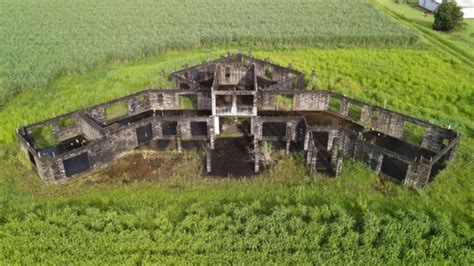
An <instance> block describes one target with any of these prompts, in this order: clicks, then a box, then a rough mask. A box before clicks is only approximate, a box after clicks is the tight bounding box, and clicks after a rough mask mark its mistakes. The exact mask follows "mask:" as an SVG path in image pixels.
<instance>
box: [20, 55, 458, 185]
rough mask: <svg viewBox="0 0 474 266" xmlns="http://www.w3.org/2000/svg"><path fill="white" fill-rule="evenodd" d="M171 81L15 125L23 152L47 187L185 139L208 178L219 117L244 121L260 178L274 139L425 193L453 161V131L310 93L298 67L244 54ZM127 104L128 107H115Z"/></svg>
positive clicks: (317, 164)
mask: <svg viewBox="0 0 474 266" xmlns="http://www.w3.org/2000/svg"><path fill="white" fill-rule="evenodd" d="M171 78H172V79H173V80H174V82H175V84H176V88H175V89H166V90H162V89H147V90H144V91H142V92H139V93H135V94H132V95H128V96H125V97H122V98H119V99H116V100H113V101H110V102H106V103H103V104H99V105H96V106H93V107H90V108H86V109H83V110H77V111H75V112H72V113H68V114H65V115H61V116H58V117H55V118H52V119H49V120H46V121H43V122H39V123H35V124H32V125H28V126H25V127H21V128H18V129H17V137H18V140H19V142H20V146H21V148H22V150H23V151H24V152H25V154H26V155H27V156H28V158H29V159H30V161H31V163H32V166H33V168H34V169H35V170H36V171H37V172H38V175H39V176H40V177H41V178H42V179H43V180H44V181H46V182H61V181H64V180H66V179H68V178H72V177H76V176H80V175H84V174H87V173H90V172H92V171H95V170H97V169H100V168H102V167H105V166H107V165H109V164H110V163H112V162H113V161H114V160H115V159H116V158H118V157H119V156H122V155H124V154H126V153H128V152H130V151H132V150H133V149H136V148H137V147H139V146H140V145H144V144H147V143H150V142H153V141H165V142H166V143H173V147H175V148H176V149H177V150H179V151H182V150H183V149H184V148H183V143H185V142H186V141H196V142H199V143H205V145H203V146H202V148H204V149H205V150H206V151H207V152H206V154H207V156H206V162H205V164H206V169H207V171H208V172H211V171H212V169H213V167H215V166H213V162H212V159H211V158H212V156H211V155H210V154H211V153H212V152H213V150H214V149H215V141H216V136H217V135H219V134H220V127H221V125H220V119H222V118H224V117H244V118H245V117H246V118H249V119H250V132H248V137H250V138H251V139H252V141H251V143H252V144H251V145H252V148H253V152H254V153H253V158H254V159H253V161H254V172H255V173H258V172H260V171H261V170H262V162H261V159H260V158H261V156H260V155H261V154H260V153H261V147H262V144H263V142H270V143H277V144H279V145H280V146H281V147H282V148H283V149H285V150H286V151H287V152H291V151H304V152H305V153H306V156H307V157H306V158H307V165H308V167H309V172H310V173H315V172H324V173H326V174H328V175H330V176H337V175H339V174H340V173H341V171H342V162H343V159H345V158H349V157H353V158H355V159H357V160H359V161H362V162H364V163H366V164H367V165H368V166H369V167H370V169H372V170H373V171H374V172H376V173H377V174H380V175H382V176H388V177H389V178H391V179H394V180H396V181H398V182H401V183H403V184H405V185H406V186H409V187H422V186H425V185H426V184H427V183H428V182H429V181H430V180H432V179H433V177H434V176H435V175H436V174H437V173H438V172H439V171H440V170H442V169H443V168H444V166H445V164H446V162H447V161H449V160H451V159H452V158H453V157H454V155H455V150H456V147H457V144H458V142H459V137H460V136H459V133H457V132H455V131H453V130H450V129H447V128H442V127H439V126H436V125H434V124H431V123H428V122H426V121H422V120H419V119H416V118H413V117H410V116H406V115H403V114H400V113H397V112H394V111H390V110H388V109H385V108H382V107H379V106H375V105H371V104H368V103H364V102H361V101H358V100H356V99H352V98H349V97H346V96H343V95H340V94H337V93H334V92H330V91H323V90H311V91H309V90H304V74H303V73H301V72H298V71H295V70H293V69H292V68H291V66H289V67H281V66H278V65H275V64H272V63H270V62H266V61H262V60H258V59H255V58H252V57H249V56H246V55H242V54H237V55H228V56H226V57H222V58H221V59H219V60H215V61H210V62H208V63H205V64H202V65H198V66H195V67H190V68H185V69H183V70H180V71H178V72H175V73H172V74H171ZM183 101H190V102H194V104H193V105H192V106H183V103H182V102H183ZM282 101H283V102H284V103H286V106H285V108H282V107H281V102H282ZM117 106H118V107H117ZM120 106H121V108H122V109H123V110H121V111H117V110H113V109H117V108H119V107H120ZM119 109H120V108H119ZM191 109H192V110H191ZM117 112H119V113H117ZM120 112H122V113H120ZM66 120H69V121H73V123H67V124H65V123H64V121H66ZM408 124H410V125H415V126H417V127H419V128H420V129H422V130H423V137H422V139H421V141H420V143H419V145H416V144H410V143H408V142H407V141H405V140H403V137H404V134H405V133H406V132H407V125H408ZM44 127H48V128H50V129H51V135H52V138H53V139H54V144H53V145H51V146H49V147H46V148H45V147H39V145H38V139H36V137H37V136H35V132H36V130H38V129H41V128H44ZM217 167H218V166H217Z"/></svg>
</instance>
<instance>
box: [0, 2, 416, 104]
mask: <svg viewBox="0 0 474 266" xmlns="http://www.w3.org/2000/svg"><path fill="white" fill-rule="evenodd" d="M329 14H330V15H329ZM0 25H2V27H0V40H2V41H1V42H0V84H2V86H0V88H1V89H2V90H1V91H0V103H1V102H4V101H2V100H4V99H5V98H9V97H11V96H12V95H14V94H15V93H16V92H17V91H18V90H21V89H24V88H31V87H44V86H46V85H47V84H49V83H50V82H51V81H52V80H54V79H55V78H57V77H58V76H60V75H63V74H68V73H74V72H82V73H83V72H86V71H88V70H91V69H94V68H97V67H98V66H101V65H104V64H105V63H107V62H111V61H115V60H134V59H137V58H141V57H145V56H149V55H154V54H157V53H159V52H161V51H164V50H168V49H185V48H196V47H200V46H203V45H204V46H211V45H216V44H218V45H224V44H239V45H241V44H246V45H262V44H265V45H277V44H337V45H352V44H360V45H370V46H372V45H376V46H384V45H404V46H405V45H413V44H415V43H417V41H418V39H419V38H418V35H417V34H416V32H414V31H412V30H408V29H407V28H405V27H403V26H401V25H400V24H398V23H396V22H395V21H394V20H393V19H391V18H390V17H388V16H386V15H384V14H383V13H382V12H381V11H380V10H378V9H376V8H374V6H372V5H370V4H369V2H368V0H355V1H350V2H348V1H345V0H335V1H325V0H295V1H291V2H289V1H283V0H267V1H258V0H233V1H216V0H204V1H203V0H158V1H154V0H141V1H137V0H134V1H125V0H120V1H115V0H114V1H112V0H106V1H100V2H97V1H91V0H79V1H62V0H47V1H35V0H27V1H3V2H1V3H0ZM328 25H332V26H328Z"/></svg>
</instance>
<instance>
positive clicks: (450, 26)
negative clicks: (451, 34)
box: [433, 0, 464, 31]
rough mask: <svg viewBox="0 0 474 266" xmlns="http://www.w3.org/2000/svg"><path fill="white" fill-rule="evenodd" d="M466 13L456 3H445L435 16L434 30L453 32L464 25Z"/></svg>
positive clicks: (440, 6)
mask: <svg viewBox="0 0 474 266" xmlns="http://www.w3.org/2000/svg"><path fill="white" fill-rule="evenodd" d="M463 16H464V13H463V12H462V11H461V7H459V6H458V5H457V4H456V2H455V1H451V2H448V1H446V0H445V1H443V3H442V4H441V5H439V7H438V9H436V11H435V14H434V23H433V29H435V30H439V31H452V30H455V29H457V28H459V27H461V26H462V25H463Z"/></svg>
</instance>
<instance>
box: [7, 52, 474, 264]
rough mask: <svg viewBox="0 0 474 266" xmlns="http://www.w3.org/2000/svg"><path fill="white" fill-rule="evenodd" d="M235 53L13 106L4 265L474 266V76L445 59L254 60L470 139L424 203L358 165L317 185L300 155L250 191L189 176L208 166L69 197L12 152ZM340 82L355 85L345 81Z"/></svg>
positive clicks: (314, 55) (194, 55)
mask: <svg viewBox="0 0 474 266" xmlns="http://www.w3.org/2000/svg"><path fill="white" fill-rule="evenodd" d="M225 51H226V49H212V50H194V51H189V52H185V51H183V52H168V53H164V54H163V55H161V56H158V57H156V58H149V59H145V60H142V61H139V62H137V63H134V64H113V65H109V66H107V67H106V68H103V69H100V70H97V71H94V72H91V73H90V74H87V75H73V76H66V77H62V78H60V79H58V80H57V81H56V82H55V83H54V84H53V85H52V86H50V87H49V88H47V89H44V90H40V91H28V92H24V93H21V94H20V95H18V96H17V97H15V98H14V99H13V100H12V101H10V102H9V103H8V104H7V105H6V106H5V107H4V108H3V109H2V110H1V111H0V134H1V135H0V140H1V149H0V150H1V151H2V154H0V155H1V156H2V157H1V158H2V160H0V169H1V170H0V173H1V174H0V177H1V178H0V182H1V184H0V189H1V191H0V192H1V193H0V194H1V195H2V197H1V198H0V199H1V200H0V206H1V207H0V208H1V210H2V211H1V212H0V250H2V252H1V253H0V254H1V255H0V260H1V261H5V262H10V263H14V262H17V263H25V264H29V263H34V262H51V263H59V264H61V263H64V264H65V263H70V262H74V261H81V262H84V263H98V264H101V263H114V262H115V263H121V262H129V263H135V262H136V263H140V262H155V263H160V262H161V263H165V262H167V263H172V262H174V263H178V262H184V261H186V262H196V263H197V262H216V263H218V262H221V263H225V262H241V263H245V262H248V263H251V262H253V263H259V262H271V261H274V262H280V263H284V262H287V263H291V262H292V263H305V262H306V263H309V262H325V263H348V262H353V263H365V262H367V261H371V262H373V263H394V264H400V263H401V264H411V263H422V262H425V263H431V264H438V263H444V262H447V261H449V262H451V263H455V264H472V257H473V256H472V255H473V250H472V241H473V238H472V221H473V216H472V206H471V205H472V204H471V203H472V201H473V200H474V199H473V196H472V195H474V193H473V191H472V188H473V187H474V184H473V180H472V178H471V177H472V175H471V173H472V172H473V171H474V169H473V166H474V158H473V156H472V154H474V148H473V147H474V139H473V138H472V128H473V124H472V123H473V122H472V120H471V119H470V117H472V106H471V105H470V103H469V99H472V97H473V95H472V93H473V90H472V84H474V82H473V80H472V79H473V77H474V76H473V75H471V72H470V71H472V70H471V69H468V68H464V67H463V66H462V64H460V63H456V61H453V62H452V63H447V62H445V60H444V59H443V57H442V56H440V52H438V51H437V50H407V49H372V50H367V49H361V48H353V49H331V48H325V49H315V48H288V49H281V50H264V49H260V50H254V55H255V56H257V57H260V58H267V57H270V58H271V59H272V60H273V61H275V62H277V63H280V64H282V65H288V63H290V62H291V63H292V65H293V66H294V67H295V68H296V69H302V70H304V71H305V72H307V73H309V72H310V71H311V69H313V68H314V69H316V70H317V72H318V77H317V79H318V82H320V83H321V84H323V85H324V86H326V87H330V88H331V89H333V90H336V91H339V92H342V93H346V94H350V95H353V96H356V97H357V98H363V99H364V100H368V101H371V102H374V103H377V104H380V105H383V103H384V102H386V103H387V106H388V107H390V108H394V109H396V110H399V111H403V112H404V113H409V114H412V115H414V116H417V117H420V118H423V119H428V120H432V121H433V122H435V123H437V124H445V125H447V124H451V125H452V126H455V127H456V128H457V129H459V130H461V132H462V134H463V138H462V140H461V145H460V148H459V150H458V152H457V157H456V160H455V161H454V162H452V163H451V164H450V165H449V166H448V168H447V169H446V170H444V171H442V172H441V173H440V174H439V175H438V176H437V177H436V179H435V180H434V182H433V183H431V184H430V185H429V186H428V187H427V188H425V189H423V190H418V191H409V190H406V189H404V188H403V187H400V186H398V185H396V184H393V183H391V182H381V181H379V179H378V177H377V176H375V175H374V174H372V173H371V172H370V171H369V170H368V169H367V167H365V166H363V165H361V164H359V163H354V162H352V161H346V162H345V163H344V171H343V175H342V176H341V177H338V178H337V179H328V178H325V177H321V176H318V177H315V178H313V177H309V176H308V175H307V170H306V168H305V166H304V163H305V162H304V161H305V160H304V159H305V158H301V157H298V156H297V157H295V158H293V157H287V158H286V159H284V160H282V161H279V162H278V163H277V164H276V165H275V166H274V167H272V168H270V169H271V170H270V171H269V172H268V173H267V174H266V175H264V176H261V177H256V178H253V179H248V180H246V179H243V180H217V179H212V178H211V179H208V178H204V177H201V176H198V175H197V173H196V171H189V170H188V168H186V165H195V163H196V162H199V161H196V159H193V158H184V159H183V161H182V162H183V164H182V165H180V162H173V163H164V164H165V165H164V167H167V166H169V165H173V166H174V167H175V169H181V171H180V172H179V173H181V174H175V175H173V176H169V177H168V178H163V179H158V180H155V181H149V182H144V181H143V182H139V181H134V180H135V179H134V178H133V173H130V172H128V171H122V170H120V171H116V174H115V175H114V176H109V175H101V174H98V175H94V176H93V177H91V178H92V180H93V183H91V182H88V179H87V178H85V179H81V180H77V181H75V182H71V183H70V184H66V185H61V186H46V185H44V184H43V183H42V182H41V181H40V180H39V179H38V177H37V176H36V175H35V174H34V173H33V172H31V171H30V170H29V169H28V168H26V167H24V166H23V165H20V164H19V163H18V159H19V158H20V159H21V160H22V161H23V162H24V163H25V164H27V163H28V162H27V159H26V158H25V157H24V155H23V154H19V153H18V145H17V144H16V143H15V139H14V129H15V127H16V126H18V125H19V124H21V123H22V121H23V120H25V121H27V122H34V121H38V120H41V119H45V118H48V117H50V116H51V115H52V114H53V113H57V114H59V113H64V112H68V111H72V110H74V109H76V108H80V107H86V106H88V105H91V104H94V103H99V102H102V101H105V100H109V99H113V98H115V97H119V96H123V95H125V94H128V93H131V92H135V91H138V90H141V89H143V87H145V86H146V85H147V84H154V83H159V82H160V81H159V80H156V77H157V75H156V73H157V71H160V70H161V69H162V68H164V69H167V71H168V70H169V69H171V68H173V67H174V66H179V65H183V64H184V63H188V64H192V63H197V62H200V61H202V60H204V59H206V58H207V57H209V56H211V57H217V56H219V55H221V54H223V53H225ZM428 69H429V70H428ZM402 70H403V71H402ZM336 73H337V74H336ZM336 75H337V77H341V76H342V77H344V79H345V80H351V82H350V83H340V82H337V80H338V78H337V77H336ZM446 76H449V77H451V78H450V79H445V77H446ZM342 84H344V85H342ZM348 84H358V87H360V88H362V90H361V91H354V90H353V88H352V87H351V85H348ZM346 86H348V87H346ZM77 91H83V92H89V93H84V94H78V93H77ZM420 98H422V99H424V100H423V101H420V100H419V99H420ZM58 103H61V104H58ZM30 110H42V112H30ZM187 162H192V163H191V164H187ZM142 169H143V168H142ZM182 173H186V174H182ZM149 176H150V177H151V176H152V174H150V175H149ZM101 180H107V182H104V183H103V185H101V184H102V182H101ZM124 180H125V182H124ZM148 180H150V179H148ZM115 181H116V182H117V183H116V185H114V184H113V182H115ZM110 182H112V183H110ZM123 184H127V185H123ZM16 254H22V255H21V256H19V255H16Z"/></svg>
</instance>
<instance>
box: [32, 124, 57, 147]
mask: <svg viewBox="0 0 474 266" xmlns="http://www.w3.org/2000/svg"><path fill="white" fill-rule="evenodd" d="M33 137H34V139H35V144H36V148H37V149H46V148H49V147H52V146H54V145H56V144H57V141H56V138H55V137H54V135H53V128H52V126H51V125H46V126H42V127H38V128H35V129H33Z"/></svg>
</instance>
